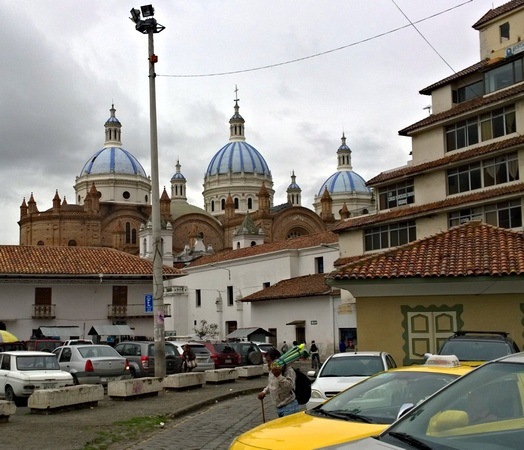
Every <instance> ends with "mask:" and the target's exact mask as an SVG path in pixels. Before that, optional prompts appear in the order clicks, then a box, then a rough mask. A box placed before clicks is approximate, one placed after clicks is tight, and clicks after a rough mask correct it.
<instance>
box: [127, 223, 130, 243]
mask: <svg viewBox="0 0 524 450" xmlns="http://www.w3.org/2000/svg"><path fill="white" fill-rule="evenodd" d="M130 243H131V224H130V223H129V222H126V244H130Z"/></svg>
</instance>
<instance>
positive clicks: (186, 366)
mask: <svg viewBox="0 0 524 450" xmlns="http://www.w3.org/2000/svg"><path fill="white" fill-rule="evenodd" d="M183 348H184V352H183V353H182V372H191V371H192V370H193V369H194V368H195V367H196V366H197V362H196V355H195V354H194V353H193V350H191V347H190V346H189V345H188V344H186V345H184V347H183Z"/></svg>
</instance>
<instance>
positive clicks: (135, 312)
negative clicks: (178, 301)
mask: <svg viewBox="0 0 524 450" xmlns="http://www.w3.org/2000/svg"><path fill="white" fill-rule="evenodd" d="M164 313H165V314H164V315H165V317H171V305H169V304H164ZM131 317H153V313H152V312H146V308H145V306H144V304H143V303H137V304H132V305H107V318H108V319H123V318H131Z"/></svg>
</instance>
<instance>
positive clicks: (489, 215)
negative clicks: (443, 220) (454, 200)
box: [448, 200, 522, 228]
mask: <svg viewBox="0 0 524 450" xmlns="http://www.w3.org/2000/svg"><path fill="white" fill-rule="evenodd" d="M470 220H482V221H484V222H485V223H487V224H489V225H493V226H496V227H501V228H520V227H522V207H521V204H520V200H511V201H507V202H499V203H493V204H491V205H486V206H483V207H479V208H470V209H462V210H460V211H455V212H452V213H450V214H449V215H448V221H449V226H450V227H454V226H457V225H460V224H462V223H464V222H468V221H470Z"/></svg>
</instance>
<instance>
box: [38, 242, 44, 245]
mask: <svg viewBox="0 0 524 450" xmlns="http://www.w3.org/2000/svg"><path fill="white" fill-rule="evenodd" d="M36 245H44V241H38V242H37V243H36Z"/></svg>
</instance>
